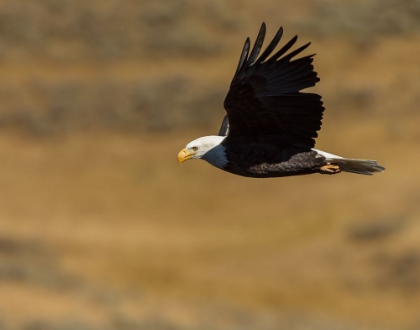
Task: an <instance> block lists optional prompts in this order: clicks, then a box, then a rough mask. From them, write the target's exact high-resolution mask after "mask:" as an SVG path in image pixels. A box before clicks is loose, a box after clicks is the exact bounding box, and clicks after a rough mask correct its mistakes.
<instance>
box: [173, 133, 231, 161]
mask: <svg viewBox="0 0 420 330" xmlns="http://www.w3.org/2000/svg"><path fill="white" fill-rule="evenodd" d="M224 139H226V136H216V135H211V136H204V137H201V138H198V139H196V140H194V141H191V142H190V143H188V144H187V146H186V147H185V148H184V149H182V150H181V151H180V152H179V154H178V162H179V163H182V162H185V161H186V160H188V159H204V160H206V161H207V162H209V163H210V164H212V165H213V166H216V167H219V168H222V167H224V166H225V165H226V164H227V162H228V160H227V157H226V148H225V147H224V146H223V145H222V144H221V143H222V142H223V140H224Z"/></svg>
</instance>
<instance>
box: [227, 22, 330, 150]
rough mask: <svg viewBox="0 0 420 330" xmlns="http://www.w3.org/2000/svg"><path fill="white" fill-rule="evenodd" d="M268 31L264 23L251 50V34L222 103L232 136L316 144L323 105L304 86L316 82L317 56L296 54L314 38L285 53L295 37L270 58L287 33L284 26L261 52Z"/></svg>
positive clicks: (312, 145) (319, 98) (294, 143)
mask: <svg viewBox="0 0 420 330" xmlns="http://www.w3.org/2000/svg"><path fill="white" fill-rule="evenodd" d="M265 32H266V27H265V24H264V23H263V24H262V26H261V28H260V31H259V33H258V37H257V39H256V42H255V44H254V46H253V48H252V50H251V53H250V52H249V50H250V47H251V44H250V40H249V38H247V40H246V42H245V45H244V48H243V51H242V53H241V56H240V59H239V64H238V68H237V70H236V72H235V76H234V78H233V80H232V83H231V86H230V90H229V92H228V95H227V96H226V99H225V103H224V106H225V109H226V112H227V115H228V117H229V137H228V138H234V137H238V136H258V137H264V136H273V135H274V136H277V137H278V138H279V140H282V141H284V143H285V144H286V145H291V146H292V145H294V146H295V145H299V146H305V147H308V148H312V147H314V145H315V140H314V138H316V137H317V132H318V131H319V130H320V129H321V120H322V114H323V111H324V107H323V106H322V101H321V96H319V95H317V94H313V93H302V92H301V91H302V90H303V89H305V88H308V87H312V86H315V84H316V83H317V82H318V81H319V78H318V77H317V73H316V72H315V71H314V67H313V65H312V62H313V56H314V55H309V56H304V57H301V58H298V59H294V57H295V56H296V55H298V54H300V53H301V52H302V51H304V50H305V49H306V48H307V47H308V46H309V45H310V43H308V44H306V45H303V46H301V47H299V48H297V49H296V50H294V51H292V52H290V53H288V54H287V55H285V54H286V53H287V52H288V51H289V50H290V49H291V48H292V47H293V45H294V44H295V43H296V41H297V36H295V37H294V38H292V39H291V40H290V41H289V42H287V43H286V44H285V45H284V46H283V47H281V48H280V50H278V51H277V52H276V53H275V54H274V55H272V56H271V57H270V55H271V53H272V52H273V51H274V49H275V48H276V46H277V45H278V43H279V41H280V40H281V37H282V35H283V29H282V28H280V29H279V30H278V31H277V33H276V35H275V36H274V38H273V40H272V41H271V42H270V44H269V45H268V46H267V48H266V49H265V50H264V51H263V52H262V54H261V56H259V57H258V54H259V53H260V51H261V48H262V45H263V42H264V37H265Z"/></svg>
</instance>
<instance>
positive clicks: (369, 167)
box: [312, 149, 385, 175]
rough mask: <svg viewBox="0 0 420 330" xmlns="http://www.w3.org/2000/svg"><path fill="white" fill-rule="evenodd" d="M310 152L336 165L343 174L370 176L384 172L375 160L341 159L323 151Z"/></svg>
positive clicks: (383, 168)
mask: <svg viewBox="0 0 420 330" xmlns="http://www.w3.org/2000/svg"><path fill="white" fill-rule="evenodd" d="M312 150H314V151H316V152H317V153H318V154H319V155H321V156H323V157H325V160H326V161H327V162H328V163H329V164H335V165H338V166H339V167H340V170H342V171H343V172H350V173H356V174H363V175H372V174H373V173H376V172H382V171H383V170H385V167H383V166H380V165H378V163H377V162H376V160H370V159H351V158H343V157H340V156H337V155H333V154H329V153H327V152H325V151H321V150H317V149H312Z"/></svg>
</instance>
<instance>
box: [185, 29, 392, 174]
mask: <svg viewBox="0 0 420 330" xmlns="http://www.w3.org/2000/svg"><path fill="white" fill-rule="evenodd" d="M265 32H266V27H265V24H264V23H263V24H262V26H261V28H260V31H259V33H258V36H257V39H256V41H255V44H254V47H253V48H252V50H251V51H250V47H251V44H250V40H249V38H247V39H246V41H245V45H244V48H243V50H242V53H241V56H240V58H239V64H238V68H237V69H236V72H235V75H234V77H233V80H232V83H231V85H230V90H229V92H228V94H227V96H226V99H225V102H224V107H225V109H226V112H227V115H226V116H225V118H224V120H223V123H222V126H221V128H220V131H219V135H218V136H214V135H213V136H204V137H201V138H198V139H196V140H194V141H192V142H190V143H188V144H187V146H186V147H185V148H184V149H182V150H181V151H180V152H179V154H178V162H180V163H182V162H184V161H186V160H188V159H204V160H206V161H207V162H209V163H210V164H211V165H214V166H216V167H218V168H220V169H222V170H224V171H227V172H230V173H233V174H237V175H242V176H246V177H254V178H270V177H282V176H291V175H302V174H312V173H321V174H336V173H340V172H341V171H344V172H351V173H357V174H364V175H372V174H373V173H375V172H381V171H383V170H384V169H385V168H384V167H382V166H380V165H378V164H377V162H376V161H374V160H366V159H349V158H343V157H340V156H336V155H333V154H330V153H327V152H324V151H321V150H317V149H315V148H314V147H315V140H314V139H315V138H316V137H317V136H318V134H317V132H318V131H319V130H320V129H321V120H322V114H323V111H324V107H323V106H322V101H321V96H320V95H318V94H314V93H302V92H301V90H303V89H305V88H308V87H312V86H315V84H316V83H317V82H318V81H319V78H318V77H317V73H316V72H315V71H314V67H313V65H312V61H313V56H314V55H309V56H304V57H301V58H298V59H295V56H296V55H298V54H300V53H301V52H302V51H303V50H305V49H306V48H307V47H308V46H309V45H310V43H308V44H306V45H304V46H302V47H300V48H298V49H296V50H294V51H291V52H289V53H288V51H289V50H290V48H292V46H293V45H294V44H295V42H296V40H297V36H295V37H294V38H293V39H291V40H290V41H289V42H288V43H287V44H286V45H284V46H283V47H282V48H281V49H280V50H278V51H277V52H276V53H274V54H273V55H271V54H272V53H273V51H274V49H275V48H276V46H277V44H278V43H279V41H280V39H281V37H282V35H283V29H282V28H280V29H279V30H278V32H277V34H276V35H275V36H274V39H273V40H272V41H271V42H270V44H269V45H268V46H267V48H266V49H265V50H264V51H263V52H262V54H261V55H260V51H261V48H262V45H263V42H264V38H265Z"/></svg>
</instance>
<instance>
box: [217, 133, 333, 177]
mask: <svg viewBox="0 0 420 330" xmlns="http://www.w3.org/2000/svg"><path fill="white" fill-rule="evenodd" d="M222 145H223V146H224V147H225V148H226V156H227V159H228V163H227V165H226V166H225V167H224V168H223V170H225V171H227V172H230V173H232V174H237V175H241V176H246V177H254V178H273V177H283V176H292V175H304V174H312V173H319V172H320V168H321V167H322V166H324V165H326V164H327V162H326V161H325V158H324V157H323V156H321V155H319V154H318V153H317V152H316V151H313V150H310V149H307V148H303V147H302V148H301V147H295V146H290V145H289V146H287V145H286V143H285V141H284V140H279V138H278V137H275V136H273V137H272V138H271V139H267V136H265V137H264V138H263V139H261V138H258V137H250V138H246V137H241V138H231V137H228V138H226V139H225V140H224V141H223V143H222Z"/></svg>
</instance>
